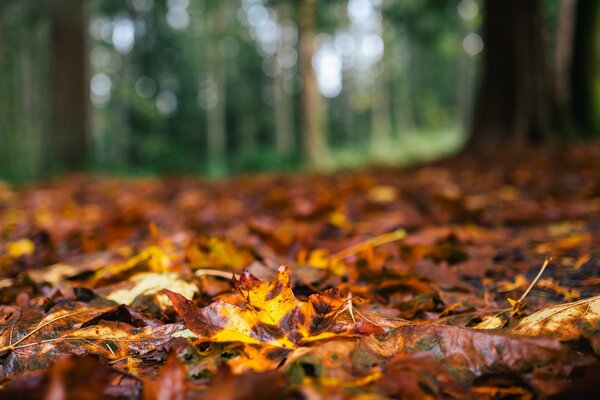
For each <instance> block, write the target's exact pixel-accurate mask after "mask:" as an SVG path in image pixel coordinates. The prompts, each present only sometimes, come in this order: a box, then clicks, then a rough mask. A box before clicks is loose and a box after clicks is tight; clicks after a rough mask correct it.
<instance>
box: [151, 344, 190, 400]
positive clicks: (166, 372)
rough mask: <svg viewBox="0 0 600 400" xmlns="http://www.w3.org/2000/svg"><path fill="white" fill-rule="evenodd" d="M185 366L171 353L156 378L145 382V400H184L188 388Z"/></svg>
mask: <svg viewBox="0 0 600 400" xmlns="http://www.w3.org/2000/svg"><path fill="white" fill-rule="evenodd" d="M186 378H187V374H186V370H185V367H184V366H183V364H181V362H180V361H179V358H177V355H176V354H175V353H171V354H170V355H169V358H167V362H166V363H165V364H164V365H163V366H162V367H161V368H160V370H159V372H158V377H157V378H156V380H147V381H146V382H145V383H144V400H183V398H184V396H185V393H186V390H187V381H186Z"/></svg>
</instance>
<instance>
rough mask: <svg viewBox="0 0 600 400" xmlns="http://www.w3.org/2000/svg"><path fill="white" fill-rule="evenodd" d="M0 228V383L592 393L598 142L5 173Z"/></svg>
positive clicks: (220, 393) (316, 394)
mask: <svg viewBox="0 0 600 400" xmlns="http://www.w3.org/2000/svg"><path fill="white" fill-rule="evenodd" d="M0 234H1V236H0V302H1V304H2V306H1V308H0V375H1V376H2V380H1V381H0V385H1V388H0V397H3V398H8V397H10V396H12V397H13V398H17V397H18V398H28V397H27V396H29V398H41V397H44V396H46V395H47V396H48V397H47V398H62V397H60V396H63V395H69V396H73V397H70V398H78V399H92V398H106V397H108V398H110V397H115V398H116V397H119V398H145V399H154V398H158V399H178V398H183V397H188V398H205V399H217V398H218V399H251V398H260V399H270V398H272V399H281V398H298V399H301V398H306V399H320V398H348V399H349V398H352V399H367V398H368V399H379V398H399V397H402V398H408V399H410V398H415V399H421V398H459V399H463V398H489V399H500V398H511V399H514V398H524V399H527V398H532V397H536V398H537V397H542V398H545V397H572V398H592V397H593V395H594V394H596V393H595V392H594V390H595V391H597V382H598V379H600V362H599V360H600V358H599V356H600V334H599V331H600V147H598V146H587V147H577V148H572V149H564V150H562V151H561V152H560V153H556V152H554V153H551V152H548V151H541V150H540V151H531V152H529V153H527V154H521V155H520V156H518V157H517V156H513V157H508V156H505V158H504V159H502V158H501V157H498V158H497V159H487V160H482V159H467V158H464V157H460V158H453V159H449V160H445V161H443V162H438V163H434V164H429V165H425V166H421V167H414V168H409V169H402V170H398V169H392V168H380V169H369V170H366V171H359V172H342V173H337V174H334V175H329V176H317V175H312V176H285V177H284V176H276V175H262V176H257V177H244V178H236V179H231V180H227V181H223V182H216V183H215V182H206V181H200V180H194V179H191V178H168V179H164V180H133V181H125V180H119V179H111V178H97V177H89V176H76V177H71V178H69V179H65V180H61V181H56V182H51V183H47V184H40V185H37V186H32V187H29V188H24V189H19V190H13V189H11V188H10V187H9V186H8V185H3V186H0ZM163 289H168V290H163ZM188 299H189V300H188Z"/></svg>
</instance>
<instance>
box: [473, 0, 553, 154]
mask: <svg viewBox="0 0 600 400" xmlns="http://www.w3.org/2000/svg"><path fill="white" fill-rule="evenodd" d="M484 13H485V14H484V23H483V35H484V43H485V50H484V60H483V63H484V65H483V75H482V81H481V85H480V88H479V89H480V92H479V98H478V103H477V105H476V108H475V116H474V122H473V125H472V135H471V138H470V141H469V143H468V146H467V149H470V150H475V151H494V150H495V149H496V148H497V147H498V146H508V145H510V147H511V148H514V149H518V148H522V147H525V146H527V145H530V144H535V143H541V142H548V141H551V140H552V139H554V138H557V137H558V136H559V135H560V133H561V131H562V128H561V126H562V122H561V121H560V118H559V117H558V113H557V112H556V111H557V107H556V101H555V96H554V91H553V85H552V79H551V74H550V72H549V70H548V69H547V66H546V62H545V54H544V44H545V43H544V40H543V27H542V20H541V9H540V1H539V0H486V1H485V7H484Z"/></svg>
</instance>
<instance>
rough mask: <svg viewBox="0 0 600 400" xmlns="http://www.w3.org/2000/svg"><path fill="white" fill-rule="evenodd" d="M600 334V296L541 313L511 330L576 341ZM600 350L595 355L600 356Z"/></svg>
mask: <svg viewBox="0 0 600 400" xmlns="http://www.w3.org/2000/svg"><path fill="white" fill-rule="evenodd" d="M599 331H600V296H595V297H590V298H588V299H583V300H579V301H574V302H572V303H566V304H559V305H556V306H551V307H547V308H544V309H542V310H539V311H537V312H535V313H533V314H531V315H529V316H527V317H525V318H523V319H522V320H520V321H519V322H518V323H517V324H516V325H514V326H513V327H512V330H511V332H512V333H515V334H517V335H528V336H549V337H552V338H557V339H561V340H573V339H577V338H578V337H580V336H584V337H587V338H592V337H593V336H597V335H598V332H599ZM599 350H600V348H597V349H596V353H598V354H600V352H599Z"/></svg>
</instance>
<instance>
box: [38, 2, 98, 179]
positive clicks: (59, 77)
mask: <svg viewBox="0 0 600 400" xmlns="http://www.w3.org/2000/svg"><path fill="white" fill-rule="evenodd" d="M51 19H52V24H51V37H52V83H53V87H52V100H51V105H52V138H51V139H49V140H48V141H47V143H46V144H47V148H48V149H49V151H50V152H51V156H50V157H51V163H52V164H53V165H57V166H58V167H59V169H67V170H76V169H81V168H83V167H84V164H85V161H86V159H87V151H88V112H89V106H88V80H87V62H86V60H87V52H86V37H87V29H86V23H85V17H84V2H83V0H63V1H53V2H52V3H51Z"/></svg>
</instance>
